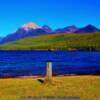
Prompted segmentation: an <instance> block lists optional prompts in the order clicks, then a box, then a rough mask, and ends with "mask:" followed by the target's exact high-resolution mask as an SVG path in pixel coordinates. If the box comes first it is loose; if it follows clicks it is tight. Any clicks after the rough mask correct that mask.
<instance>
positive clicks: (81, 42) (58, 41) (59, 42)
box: [0, 32, 100, 51]
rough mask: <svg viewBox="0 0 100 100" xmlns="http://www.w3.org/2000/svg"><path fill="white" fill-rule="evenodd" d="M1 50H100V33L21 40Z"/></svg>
mask: <svg viewBox="0 0 100 100" xmlns="http://www.w3.org/2000/svg"><path fill="white" fill-rule="evenodd" d="M0 49H1V50H89V51H91V50H100V32H97V33H91V34H88V33H84V34H52V35H44V36H35V37H29V38H25V39H21V40H19V41H16V42H12V43H8V44H5V45H1V46H0Z"/></svg>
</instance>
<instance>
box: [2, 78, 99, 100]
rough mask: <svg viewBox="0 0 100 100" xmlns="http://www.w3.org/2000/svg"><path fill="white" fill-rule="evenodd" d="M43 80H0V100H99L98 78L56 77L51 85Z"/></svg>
mask: <svg viewBox="0 0 100 100" xmlns="http://www.w3.org/2000/svg"><path fill="white" fill-rule="evenodd" d="M38 79H43V78H32V77H31V78H14V79H12V78H11V79H0V100H34V99H22V98H21V96H78V97H80V100H100V76H58V77H53V81H54V83H53V84H44V83H41V82H40V81H38Z"/></svg>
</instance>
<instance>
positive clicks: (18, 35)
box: [0, 22, 99, 44]
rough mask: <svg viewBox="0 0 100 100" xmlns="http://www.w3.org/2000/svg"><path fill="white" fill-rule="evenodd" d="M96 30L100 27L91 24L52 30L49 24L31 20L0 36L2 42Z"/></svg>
mask: <svg viewBox="0 0 100 100" xmlns="http://www.w3.org/2000/svg"><path fill="white" fill-rule="evenodd" d="M96 31H99V29H98V28H96V27H95V26H93V25H91V24H90V25H87V26H85V27H83V28H78V27H76V26H74V25H72V26H67V27H64V28H58V29H56V30H52V28H50V27H49V26H48V25H44V26H42V27H40V26H38V25H37V24H35V23H32V22H29V23H27V24H24V25H22V26H21V27H20V28H18V29H17V30H16V32H14V33H11V34H9V35H7V36H6V37H3V38H0V44H4V43H8V42H12V41H16V40H19V39H23V38H26V37H31V36H38V35H46V34H62V33H66V34H69V33H76V34H81V33H93V32H96Z"/></svg>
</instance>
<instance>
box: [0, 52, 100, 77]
mask: <svg viewBox="0 0 100 100" xmlns="http://www.w3.org/2000/svg"><path fill="white" fill-rule="evenodd" d="M49 60H50V61H52V62H53V74H54V75H58V74H61V75H65V74H99V73H100V52H79V51H74V52H71V51H0V76H7V75H8V76H16V75H45V73H46V64H47V61H49Z"/></svg>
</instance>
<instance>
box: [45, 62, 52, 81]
mask: <svg viewBox="0 0 100 100" xmlns="http://www.w3.org/2000/svg"><path fill="white" fill-rule="evenodd" d="M46 74H47V75H46V79H47V80H49V81H50V80H52V62H48V63H47V73H46Z"/></svg>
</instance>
